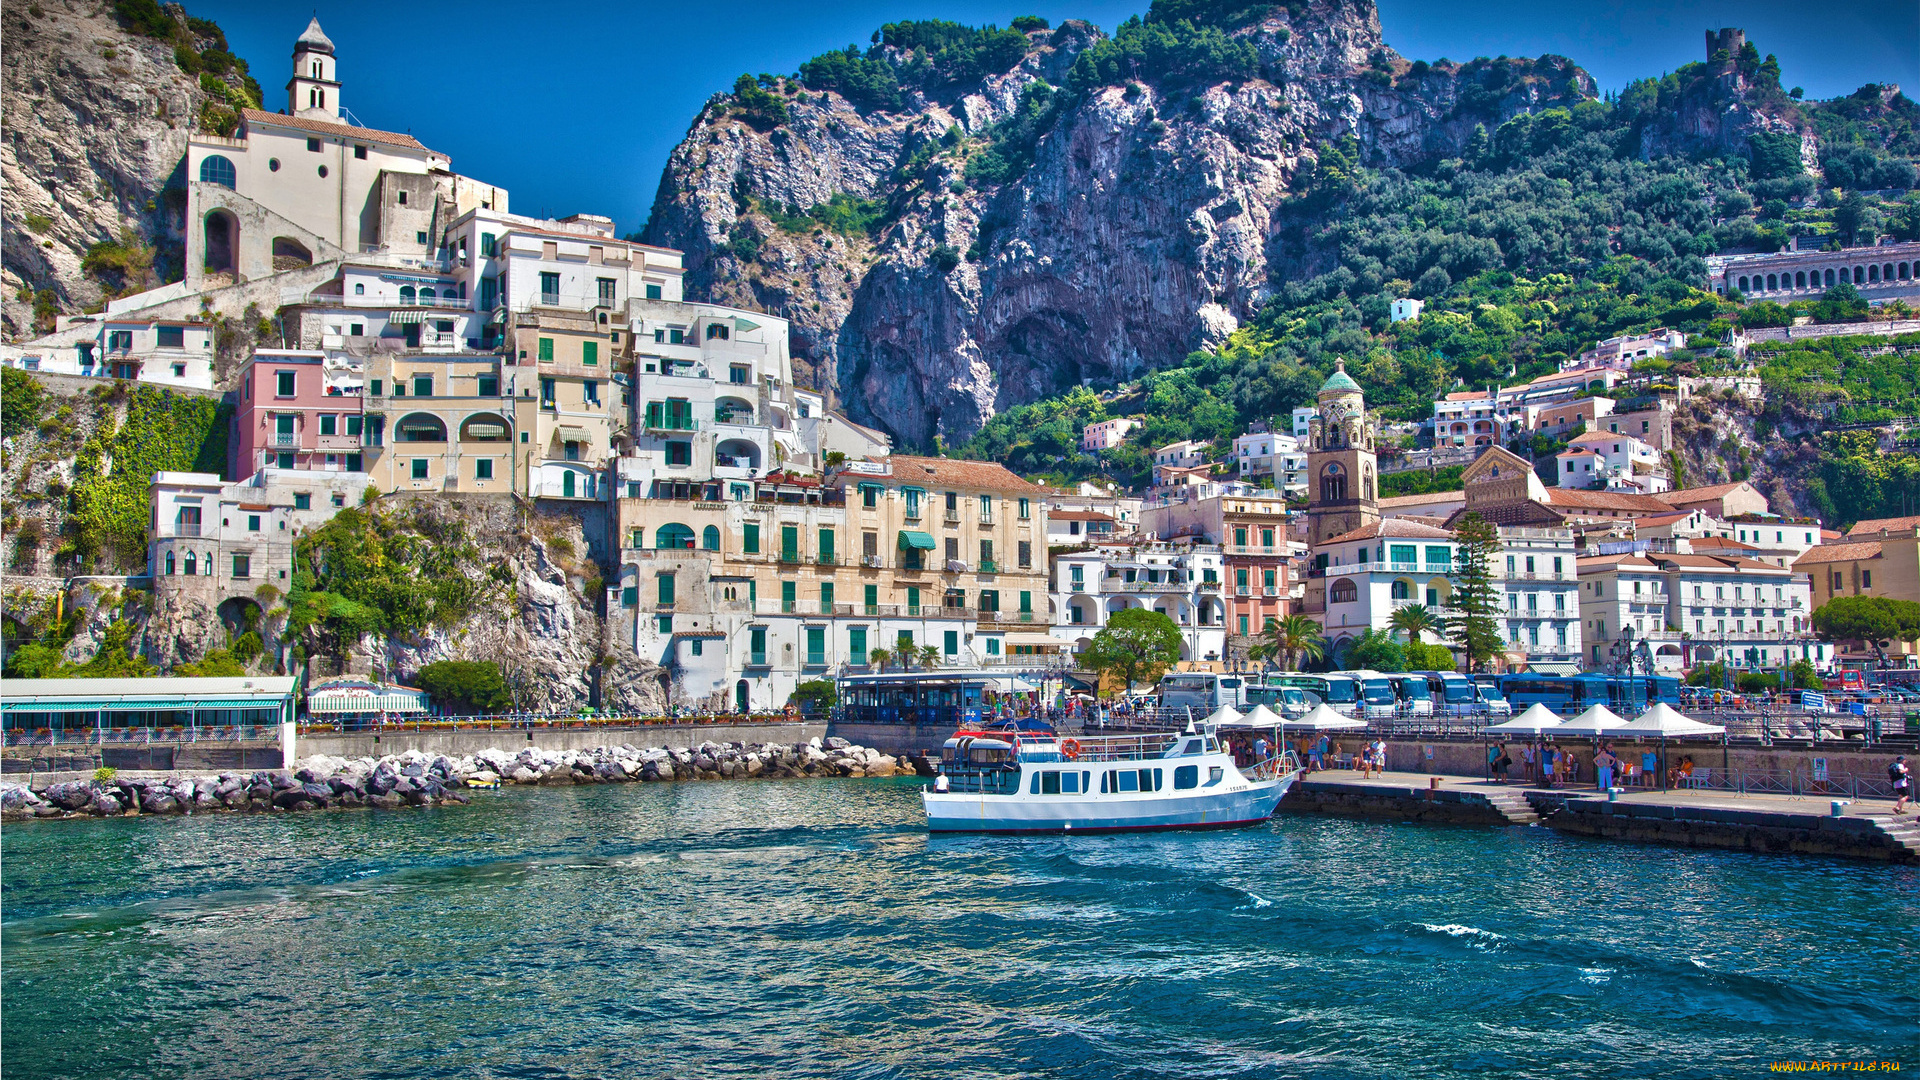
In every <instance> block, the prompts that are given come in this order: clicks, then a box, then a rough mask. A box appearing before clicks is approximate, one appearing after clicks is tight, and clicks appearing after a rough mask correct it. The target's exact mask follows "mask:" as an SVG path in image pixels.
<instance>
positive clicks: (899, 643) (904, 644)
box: [893, 630, 913, 652]
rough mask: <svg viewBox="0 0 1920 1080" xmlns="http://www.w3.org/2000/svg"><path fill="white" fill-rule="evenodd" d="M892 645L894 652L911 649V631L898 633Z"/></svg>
mask: <svg viewBox="0 0 1920 1080" xmlns="http://www.w3.org/2000/svg"><path fill="white" fill-rule="evenodd" d="M893 645H894V651H896V652H904V651H906V650H907V649H911V648H913V631H911V630H902V631H900V635H899V636H898V637H896V638H894V639H893Z"/></svg>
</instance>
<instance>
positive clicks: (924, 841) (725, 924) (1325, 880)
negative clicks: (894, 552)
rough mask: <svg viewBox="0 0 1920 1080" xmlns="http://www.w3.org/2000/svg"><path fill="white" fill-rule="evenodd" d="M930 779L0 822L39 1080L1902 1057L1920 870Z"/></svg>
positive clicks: (1606, 1071) (1262, 1073) (1376, 1067)
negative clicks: (924, 795) (1038, 834)
mask: <svg viewBox="0 0 1920 1080" xmlns="http://www.w3.org/2000/svg"><path fill="white" fill-rule="evenodd" d="M915 790H916V789H915V787H914V786H913V784H912V783H910V782H906V781H901V782H892V781H876V780H866V781H860V780H853V781H795V782H766V783H679V784H655V785H646V786H639V785H635V786H631V787H626V786H621V787H590V788H570V789H553V788H546V789H514V790H509V791H506V792H502V793H500V794H499V795H497V796H495V795H483V796H481V797H479V798H477V799H476V800H475V802H474V804H473V805H472V806H469V807H451V808H445V809H440V810H432V811H409V812H401V813H366V812H343V813H325V814H309V815H297V816H296V815H287V816H278V815H276V816H271V817H267V816H257V817H254V816H249V817H242V816H226V815H207V816H200V817H193V818H177V819H167V820H158V821H157V820H153V819H147V820H113V821H85V822H35V823H26V824H22V825H18V826H9V827H7V828H6V829H5V830H4V831H0V854H3V855H4V863H3V864H0V867H3V869H0V903H3V912H0V914H3V916H4V928H3V929H0V948H3V949H4V954H3V956H0V991H4V1016H0V1060H4V1066H5V1072H6V1075H7V1076H8V1077H10V1078H20V1080H25V1078H29V1077H130V1076H143V1077H144V1076H151V1077H228V1076H261V1075H265V1076H306V1077H342V1078H357V1077H421V1076H435V1077H438V1076H446V1077H616V1076H617V1077H655V1076H661V1077H664V1076H743V1077H744V1076H768V1075H781V1076H806V1077H875V1078H879V1077H923V1076H924V1077H942V1078H946V1077H1085V1078H1089V1080H1093V1078H1106V1077H1142V1078H1147V1077H1152V1078H1160V1077H1207V1078H1214V1077H1296V1076H1297V1077H1308V1076H1312V1077H1382V1076H1390V1077H1402V1076H1422V1077H1454V1076H1503V1075H1515V1076H1547V1075H1551V1076H1553V1077H1556V1078H1566V1080H1574V1078H1581V1077H1635V1078H1639V1077H1648V1076H1660V1077H1689V1076H1699V1077H1725V1076H1750V1075H1759V1074H1762V1073H1765V1072H1767V1064H1768V1063H1769V1062H1772V1061H1775V1060H1794V1059H1799V1060H1805V1059H1821V1060H1829V1061H1832V1060H1904V1062H1905V1066H1906V1067H1905V1069H1904V1070H1903V1071H1905V1072H1914V1071H1917V1070H1920V1019H1917V1017H1920V994H1917V993H1916V991H1915V989H1913V987H1914V979H1915V977H1916V961H1917V960H1920V871H1916V870H1914V869H1911V868H1904V869H1888V868H1886V867H1881V866H1875V865H1868V864H1854V863H1847V862H1835V861H1824V860H1813V859H1800V858H1784V857H1757V856H1746V855H1736V854H1721V853H1713V852H1700V851H1682V850H1669V849H1663V848H1651V847H1632V846H1625V845H1618V844H1606V843H1596V842H1588V841H1579V840H1572V839H1565V838H1560V837H1555V836H1554V835H1552V834H1551V833H1549V832H1548V831H1546V830H1544V829H1539V828H1530V829H1502V830H1492V829H1477V828H1460V827H1453V828H1441V827H1423V826H1410V825H1383V824H1373V823H1364V822H1351V821H1340V820H1332V819H1318V818H1282V819H1279V820H1277V821H1275V822H1274V823H1272V824H1271V825H1269V826H1266V827H1262V828H1257V829H1249V830H1243V831H1239V832H1232V833H1212V834H1184V835H1176V834H1166V835H1158V834H1156V835H1145V836H1132V837H1129V836H1121V837H1075V838H1072V839H1070V840H1069V839H1019V838H1001V837H981V838H964V837H963V838H941V839H930V838H929V837H928V836H927V834H926V833H925V832H924V831H923V830H922V828H921V818H920V811H919V805H918V799H917V796H916V794H915Z"/></svg>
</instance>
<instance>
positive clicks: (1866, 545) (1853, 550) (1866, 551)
mask: <svg viewBox="0 0 1920 1080" xmlns="http://www.w3.org/2000/svg"><path fill="white" fill-rule="evenodd" d="M1880 554H1881V548H1880V541H1878V540H1862V541H1858V542H1856V543H1852V544H1821V545H1820V546H1819V547H1810V548H1808V549H1807V553H1806V554H1805V555H1802V556H1800V557H1799V558H1797V559H1795V560H1793V565H1794V566H1796V567H1797V566H1799V565H1800V564H1802V563H1806V564H1808V565H1814V564H1817V563H1836V562H1853V561H1854V560H1855V559H1877V558H1879V557H1880Z"/></svg>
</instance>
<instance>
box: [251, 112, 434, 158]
mask: <svg viewBox="0 0 1920 1080" xmlns="http://www.w3.org/2000/svg"><path fill="white" fill-rule="evenodd" d="M240 116H241V118H242V119H244V120H245V121H247V123H249V124H277V125H279V126H280V127H290V128H294V129H296V130H298V131H311V132H313V133H315V134H317V135H333V136H337V137H339V138H343V139H363V140H365V141H367V142H377V143H386V144H387V145H389V146H404V147H406V148H408V149H410V150H425V149H427V148H426V147H425V146H423V145H421V143H420V140H418V139H416V138H414V137H413V136H411V135H402V134H400V133H398V132H394V131H380V130H378V129H376V128H363V127H354V126H353V125H352V124H335V123H332V122H330V121H326V120H310V119H307V118H306V117H303V116H288V115H287V114H286V113H270V112H267V111H266V110H264V109H241V110H240Z"/></svg>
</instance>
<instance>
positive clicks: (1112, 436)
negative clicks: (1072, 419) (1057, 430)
mask: <svg viewBox="0 0 1920 1080" xmlns="http://www.w3.org/2000/svg"><path fill="white" fill-rule="evenodd" d="M1139 426H1140V421H1138V420H1132V419H1128V418H1126V417H1121V418H1120V419H1117V420H1102V421H1100V422H1099V423H1097V424H1088V425H1087V426H1086V429H1085V430H1083V431H1082V432H1081V433H1080V449H1082V450H1085V451H1087V452H1088V453H1094V454H1097V453H1099V452H1100V451H1102V450H1111V449H1113V448H1114V447H1116V446H1119V445H1120V444H1121V443H1122V442H1124V441H1126V438H1127V432H1129V431H1132V430H1133V429H1134V428H1137V427H1139Z"/></svg>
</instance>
